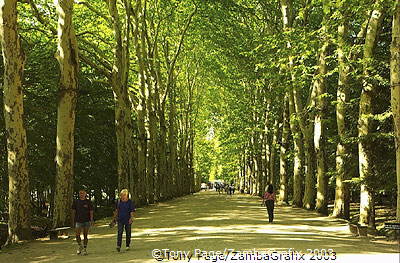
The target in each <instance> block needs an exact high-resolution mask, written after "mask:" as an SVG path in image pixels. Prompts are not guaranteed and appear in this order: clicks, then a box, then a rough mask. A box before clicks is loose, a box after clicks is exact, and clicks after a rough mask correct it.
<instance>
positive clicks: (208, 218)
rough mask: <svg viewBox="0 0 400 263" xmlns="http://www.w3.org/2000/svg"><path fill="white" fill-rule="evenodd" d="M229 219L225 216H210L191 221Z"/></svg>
mask: <svg viewBox="0 0 400 263" xmlns="http://www.w3.org/2000/svg"><path fill="white" fill-rule="evenodd" d="M229 219H230V218H229V217H227V216H224V217H222V216H221V217H216V216H214V217H213V216H210V217H201V218H195V219H193V221H217V220H229Z"/></svg>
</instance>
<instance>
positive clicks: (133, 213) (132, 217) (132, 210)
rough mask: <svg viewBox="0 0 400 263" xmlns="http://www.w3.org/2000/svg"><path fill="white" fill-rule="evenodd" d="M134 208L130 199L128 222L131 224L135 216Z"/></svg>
mask: <svg viewBox="0 0 400 263" xmlns="http://www.w3.org/2000/svg"><path fill="white" fill-rule="evenodd" d="M135 212H136V208H135V205H134V204H133V202H132V201H131V217H130V218H129V224H132V222H133V219H134V218H135V217H136V213H135Z"/></svg>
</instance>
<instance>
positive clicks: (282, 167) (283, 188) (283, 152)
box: [279, 94, 289, 204]
mask: <svg viewBox="0 0 400 263" xmlns="http://www.w3.org/2000/svg"><path fill="white" fill-rule="evenodd" d="M282 122H283V126H282V129H283V131H282V141H281V145H280V154H279V178H280V182H279V183H280V187H279V202H281V203H284V204H288V201H289V200H288V160H287V151H288V141H289V97H288V96H287V94H286V95H285V99H284V103H283V118H282Z"/></svg>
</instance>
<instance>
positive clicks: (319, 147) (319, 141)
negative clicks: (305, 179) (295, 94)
mask: <svg viewBox="0 0 400 263" xmlns="http://www.w3.org/2000/svg"><path fill="white" fill-rule="evenodd" d="M330 9H331V8H330V6H329V1H326V0H325V1H323V10H324V18H323V20H322V27H321V41H322V44H321V47H320V50H319V54H318V74H317V76H316V80H315V82H314V85H315V89H316V93H317V97H316V114H315V120H314V145H315V152H316V159H317V200H316V207H315V208H316V210H317V211H318V212H320V213H322V214H328V175H327V171H328V168H327V153H326V152H327V135H326V130H327V129H326V126H327V125H326V120H327V118H328V112H327V106H328V105H327V96H326V95H327V94H326V92H327V87H326V86H327V72H328V66H327V56H328V51H329V45H330V40H329V35H328V33H329V32H328V20H329V17H330V13H331V12H330Z"/></svg>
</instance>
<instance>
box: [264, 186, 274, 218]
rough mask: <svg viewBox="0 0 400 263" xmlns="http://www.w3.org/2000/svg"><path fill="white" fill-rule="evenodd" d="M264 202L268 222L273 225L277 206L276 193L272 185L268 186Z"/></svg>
mask: <svg viewBox="0 0 400 263" xmlns="http://www.w3.org/2000/svg"><path fill="white" fill-rule="evenodd" d="M263 202H264V203H265V206H266V207H267V211H268V221H269V222H270V223H272V222H273V221H274V204H275V193H274V187H273V186H272V184H270V185H268V188H267V191H266V192H265V193H264V196H263Z"/></svg>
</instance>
